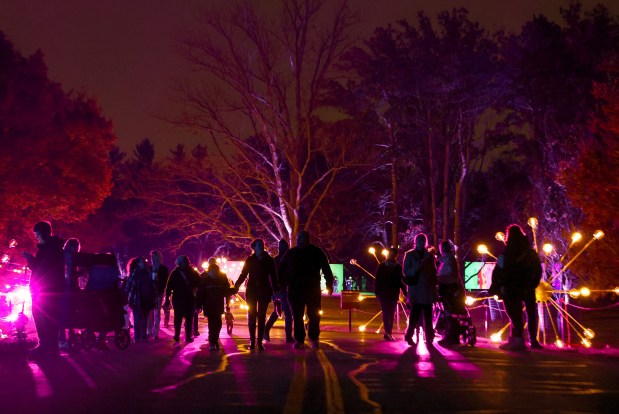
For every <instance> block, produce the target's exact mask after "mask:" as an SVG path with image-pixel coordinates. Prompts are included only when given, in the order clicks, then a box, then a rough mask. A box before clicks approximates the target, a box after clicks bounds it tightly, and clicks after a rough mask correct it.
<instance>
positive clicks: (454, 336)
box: [438, 240, 466, 346]
mask: <svg viewBox="0 0 619 414" xmlns="http://www.w3.org/2000/svg"><path fill="white" fill-rule="evenodd" d="M440 249H441V257H440V258H439V259H438V261H439V267H438V293H439V295H440V296H441V298H442V299H443V304H444V308H445V315H446V316H445V317H446V320H447V329H446V332H445V337H444V338H443V339H441V340H440V341H439V345H441V346H450V345H456V344H459V343H460V332H459V327H460V322H459V321H458V320H457V319H456V318H455V317H454V316H453V315H454V314H455V315H462V314H465V313H466V309H465V308H464V299H465V298H464V296H465V295H464V286H463V284H462V280H461V279H460V275H459V274H458V263H457V261H456V256H455V255H454V254H453V249H452V247H451V243H450V242H449V240H443V242H441V246H440Z"/></svg>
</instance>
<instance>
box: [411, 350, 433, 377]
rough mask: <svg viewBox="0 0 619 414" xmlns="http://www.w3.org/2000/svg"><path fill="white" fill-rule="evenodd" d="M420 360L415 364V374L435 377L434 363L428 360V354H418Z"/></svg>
mask: <svg viewBox="0 0 619 414" xmlns="http://www.w3.org/2000/svg"><path fill="white" fill-rule="evenodd" d="M420 359H421V360H420V361H419V362H417V363H416V364H415V367H416V368H417V375H418V376H419V377H420V378H436V372H435V369H434V364H433V363H432V362H431V361H430V357H429V355H423V356H420Z"/></svg>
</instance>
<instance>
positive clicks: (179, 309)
mask: <svg viewBox="0 0 619 414" xmlns="http://www.w3.org/2000/svg"><path fill="white" fill-rule="evenodd" d="M199 285H200V275H199V274H198V271H197V270H195V269H194V268H193V267H191V264H190V262H189V258H188V257H187V256H179V257H178V258H177V259H176V268H175V269H174V270H173V271H172V273H171V274H170V278H169V279H168V286H167V287H166V291H165V302H164V306H166V307H167V306H169V304H170V295H172V307H173V308H174V341H175V342H178V341H180V335H181V325H182V323H183V319H185V340H186V341H187V342H193V336H192V333H193V330H192V328H193V324H192V322H193V315H194V309H195V306H196V292H197V290H198V287H199Z"/></svg>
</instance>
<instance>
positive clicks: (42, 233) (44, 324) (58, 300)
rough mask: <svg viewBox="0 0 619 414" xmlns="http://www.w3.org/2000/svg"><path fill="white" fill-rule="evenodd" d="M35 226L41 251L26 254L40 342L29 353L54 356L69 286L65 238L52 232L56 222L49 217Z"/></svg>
mask: <svg viewBox="0 0 619 414" xmlns="http://www.w3.org/2000/svg"><path fill="white" fill-rule="evenodd" d="M32 230H33V232H34V236H35V237H36V239H37V241H38V244H37V249H38V251H37V254H36V256H35V255H32V254H31V253H27V252H24V253H22V255H23V257H24V258H25V259H26V261H27V263H28V268H29V269H30V270H31V271H32V275H31V276H30V294H31V296H32V318H33V319H34V325H35V327H36V330H37V335H38V337H39V344H38V346H37V347H36V348H34V349H33V350H31V351H30V352H29V357H31V358H46V357H54V356H58V355H59V354H60V351H59V348H58V335H59V332H60V318H61V312H62V299H63V292H64V290H65V275H64V270H65V263H64V252H63V246H64V241H63V240H62V239H61V238H60V237H58V236H53V235H52V225H51V224H50V223H49V222H47V221H40V222H38V223H37V224H35V225H34V228H33V229H32Z"/></svg>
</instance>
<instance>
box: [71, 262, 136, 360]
mask: <svg viewBox="0 0 619 414" xmlns="http://www.w3.org/2000/svg"><path fill="white" fill-rule="evenodd" d="M71 260H72V263H73V265H75V266H79V267H85V268H86V269H88V282H87V283H86V286H85V288H84V290H75V289H73V290H71V291H70V292H69V293H68V298H67V304H66V306H67V309H68V312H67V317H66V321H65V322H66V323H65V325H66V326H64V328H66V329H69V336H68V338H67V342H68V347H69V350H72V351H78V350H80V349H85V350H89V349H91V348H92V347H93V346H94V345H95V343H96V341H97V337H96V335H95V332H98V333H99V340H105V339H106V338H107V337H108V332H114V335H113V338H114V343H115V344H116V347H117V348H118V349H122V350H124V349H127V348H128V347H129V344H130V343H131V335H130V332H129V329H127V328H125V310H124V305H125V304H126V301H127V300H126V297H125V295H124V294H123V292H122V291H121V290H120V289H119V287H118V275H119V272H118V265H117V263H116V257H115V256H114V255H112V254H93V253H73V254H72V258H71ZM77 330H81V332H79V333H78V332H77Z"/></svg>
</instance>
